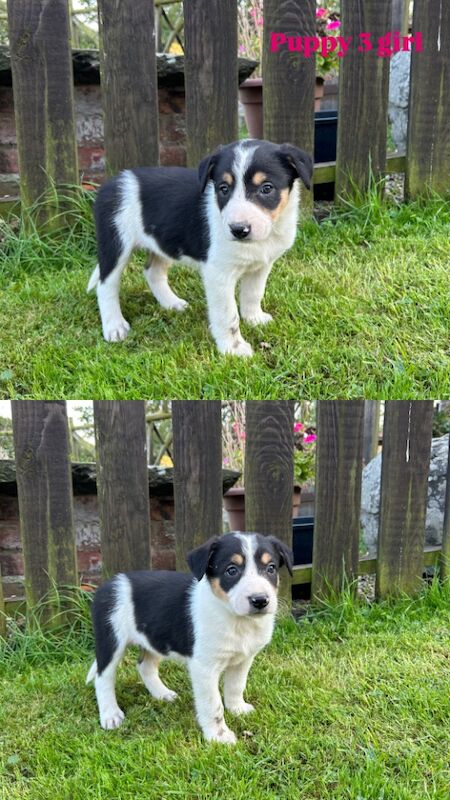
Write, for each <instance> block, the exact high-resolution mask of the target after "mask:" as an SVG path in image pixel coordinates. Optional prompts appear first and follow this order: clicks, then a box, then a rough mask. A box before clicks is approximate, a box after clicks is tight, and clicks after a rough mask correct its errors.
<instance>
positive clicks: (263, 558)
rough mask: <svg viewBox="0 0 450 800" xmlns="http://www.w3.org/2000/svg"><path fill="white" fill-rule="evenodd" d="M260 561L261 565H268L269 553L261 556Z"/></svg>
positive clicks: (270, 559)
mask: <svg viewBox="0 0 450 800" xmlns="http://www.w3.org/2000/svg"><path fill="white" fill-rule="evenodd" d="M261 561H262V563H263V564H269V563H270V561H272V556H271V555H270V553H263V554H262V556H261Z"/></svg>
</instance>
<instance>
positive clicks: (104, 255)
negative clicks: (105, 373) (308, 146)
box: [88, 139, 313, 356]
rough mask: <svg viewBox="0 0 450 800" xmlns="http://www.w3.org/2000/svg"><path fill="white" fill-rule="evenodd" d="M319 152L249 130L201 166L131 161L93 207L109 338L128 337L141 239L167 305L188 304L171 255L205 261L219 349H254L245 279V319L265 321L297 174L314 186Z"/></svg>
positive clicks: (96, 280)
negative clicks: (129, 268)
mask: <svg viewBox="0 0 450 800" xmlns="http://www.w3.org/2000/svg"><path fill="white" fill-rule="evenodd" d="M312 168H313V164H312V159H311V157H310V156H309V155H307V154H306V153H305V152H303V150H299V148H298V147H294V146H293V145H290V144H283V145H276V144H272V143H271V142H266V141H261V140H259V139H244V140H242V141H239V142H233V143H232V144H229V145H226V146H225V147H220V148H219V149H218V150H216V151H215V152H214V153H212V154H211V155H209V156H207V157H206V158H204V159H203V161H202V162H201V164H200V166H199V169H198V172H197V171H196V170H194V169H186V168H183V167H151V168H141V169H131V170H125V171H124V172H122V173H120V175H118V176H116V177H115V178H112V179H111V180H109V181H107V182H106V183H105V184H104V185H103V186H102V187H101V189H100V190H99V192H98V195H97V199H96V202H95V208H94V215H95V224H96V230H97V245H98V264H97V266H96V268H95V269H94V272H93V273H92V276H91V279H90V281H89V284H88V291H90V290H91V289H93V288H94V287H97V298H98V304H99V308H100V315H101V319H102V326H103V336H104V338H105V339H106V340H107V341H111V342H117V341H119V340H121V339H125V337H126V336H127V334H128V331H129V329H130V326H129V324H128V322H127V321H126V320H125V319H124V317H123V316H122V311H121V308H120V302H119V285H120V278H121V275H122V272H123V269H124V267H125V265H126V263H127V262H128V260H129V258H130V255H131V253H132V251H133V249H134V248H137V247H140V248H145V249H146V250H148V251H149V253H150V257H149V260H148V262H147V264H146V266H145V268H144V274H145V277H146V280H147V283H148V285H149V287H150V289H151V291H152V292H153V294H154V295H155V297H156V299H157V300H158V302H159V303H160V304H161V305H162V307H163V308H169V309H174V310H175V311H183V310H184V309H185V308H186V305H187V303H186V301H185V300H183V299H181V298H180V297H178V296H177V295H176V294H175V293H174V292H173V291H172V289H171V288H170V286H169V284H168V280H167V274H168V270H169V267H170V264H171V262H173V261H180V262H181V263H183V264H187V265H189V266H195V267H197V268H198V269H199V270H200V273H201V276H202V279H203V284H204V287H205V292H206V300H207V306H208V316H209V324H210V329H211V333H212V335H213V338H214V340H215V342H216V345H217V347H218V349H219V351H220V352H221V353H232V354H234V355H239V356H250V355H252V348H251V346H250V345H249V343H248V342H246V341H245V340H244V339H243V337H242V335H241V332H240V328H239V315H238V310H237V305H236V299H235V290H236V284H237V283H238V282H239V281H240V311H241V317H242V319H245V320H246V321H247V322H249V323H250V324H251V325H265V324H266V323H267V322H270V320H271V319H272V317H271V315H270V314H268V313H267V312H265V311H263V310H262V308H261V300H262V298H263V295H264V290H265V286H266V281H267V278H268V275H269V273H270V270H271V269H272V265H273V263H274V261H275V260H276V259H277V258H279V256H281V255H282V253H284V252H285V251H286V250H287V249H288V248H289V247H291V246H292V244H293V243H294V239H295V235H296V230H297V218H298V197H299V192H298V180H297V179H298V178H300V179H301V180H302V181H303V183H304V184H305V186H306V187H307V188H308V189H309V188H310V184H311V176H312Z"/></svg>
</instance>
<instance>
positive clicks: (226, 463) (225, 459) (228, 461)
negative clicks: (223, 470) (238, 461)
mask: <svg viewBox="0 0 450 800" xmlns="http://www.w3.org/2000/svg"><path fill="white" fill-rule="evenodd" d="M223 463H224V466H225V467H226V466H227V465H228V464H229V463H230V459H229V458H228V457H227V456H225V458H224V459H223Z"/></svg>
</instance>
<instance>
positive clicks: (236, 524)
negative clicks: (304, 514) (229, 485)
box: [223, 484, 302, 531]
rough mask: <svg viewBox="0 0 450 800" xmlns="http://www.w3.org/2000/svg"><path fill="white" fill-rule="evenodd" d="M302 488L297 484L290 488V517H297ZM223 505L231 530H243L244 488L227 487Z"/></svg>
mask: <svg viewBox="0 0 450 800" xmlns="http://www.w3.org/2000/svg"><path fill="white" fill-rule="evenodd" d="M301 491H302V488H301V486H299V485H298V484H296V485H295V486H294V487H293V490H292V518H294V517H298V513H299V510H300V499H301ZM223 507H224V509H225V511H226V512H227V516H228V522H229V525H230V530H231V531H245V489H244V488H243V487H237V488H234V489H229V490H228V492H227V493H226V494H224V496H223Z"/></svg>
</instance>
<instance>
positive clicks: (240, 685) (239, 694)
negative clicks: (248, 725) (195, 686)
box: [223, 657, 255, 714]
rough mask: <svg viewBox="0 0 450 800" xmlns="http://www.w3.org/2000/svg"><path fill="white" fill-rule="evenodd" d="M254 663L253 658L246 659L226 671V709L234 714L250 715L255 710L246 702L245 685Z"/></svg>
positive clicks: (224, 686)
mask: <svg viewBox="0 0 450 800" xmlns="http://www.w3.org/2000/svg"><path fill="white" fill-rule="evenodd" d="M252 662H253V657H252V658H246V659H245V661H241V663H240V664H236V665H235V666H233V667H228V668H227V669H226V670H225V675H224V684H223V690H224V692H223V693H224V699H225V708H227V709H228V711H231V713H232V714H249V713H250V712H251V711H254V710H255V709H254V706H252V704H251V703H246V702H245V700H244V689H245V684H246V683H247V675H248V672H249V669H250V667H251V665H252Z"/></svg>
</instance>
